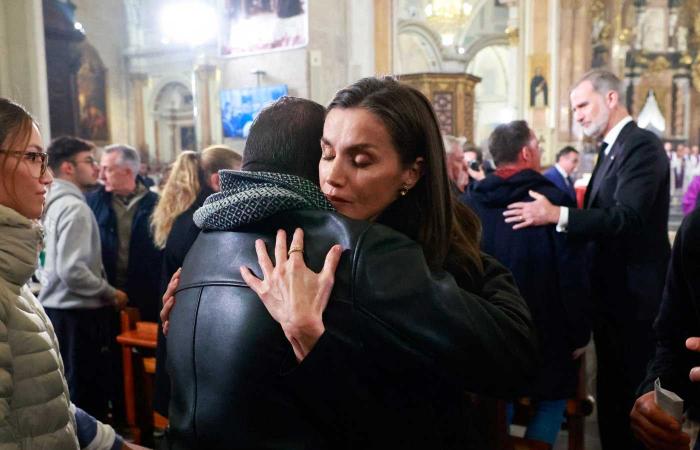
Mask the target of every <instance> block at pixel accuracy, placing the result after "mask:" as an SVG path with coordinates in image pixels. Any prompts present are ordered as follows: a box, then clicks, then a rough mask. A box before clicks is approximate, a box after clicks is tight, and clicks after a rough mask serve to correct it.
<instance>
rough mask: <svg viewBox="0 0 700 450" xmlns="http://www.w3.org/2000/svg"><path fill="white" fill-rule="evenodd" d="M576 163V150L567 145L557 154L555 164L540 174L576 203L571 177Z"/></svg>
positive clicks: (577, 157)
mask: <svg viewBox="0 0 700 450" xmlns="http://www.w3.org/2000/svg"><path fill="white" fill-rule="evenodd" d="M578 161H579V154H578V150H576V149H575V148H573V147H572V146H570V145H567V146H566V147H564V148H562V149H561V150H559V152H558V153H557V162H556V163H555V164H554V165H553V166H552V167H550V168H549V169H547V170H545V171H544V173H543V174H542V175H544V176H545V178H547V179H548V180H549V181H551V182H552V183H554V185H555V186H556V187H558V188H559V189H560V190H562V191H564V192H566V193H567V194H568V195H569V197H571V199H572V200H574V202H575V201H576V191H575V190H574V180H573V178H571V175H572V174H573V173H574V172H575V171H576V167H578Z"/></svg>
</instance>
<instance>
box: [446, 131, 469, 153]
mask: <svg viewBox="0 0 700 450" xmlns="http://www.w3.org/2000/svg"><path fill="white" fill-rule="evenodd" d="M465 140H466V139H463V138H458V137H455V136H452V135H451V134H443V135H442V144H443V145H444V146H445V154H447V155H449V154H452V153H462V144H463V143H464V141H465Z"/></svg>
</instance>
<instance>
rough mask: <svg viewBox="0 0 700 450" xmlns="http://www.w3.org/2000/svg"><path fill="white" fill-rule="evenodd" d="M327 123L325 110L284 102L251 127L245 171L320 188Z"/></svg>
mask: <svg viewBox="0 0 700 450" xmlns="http://www.w3.org/2000/svg"><path fill="white" fill-rule="evenodd" d="M324 119H325V109H324V108H323V106H321V105H319V104H318V103H316V102H313V101H311V100H306V99H303V98H296V97H282V98H280V99H279V100H277V101H276V102H275V103H273V104H271V105H270V106H268V107H267V108H265V109H263V110H262V111H260V114H258V116H257V117H256V119H255V121H254V122H253V125H252V126H251V127H250V134H248V140H247V141H246V143H245V149H244V150H243V166H242V170H247V171H263V172H278V173H285V174H290V175H297V176H300V177H304V178H306V179H307V180H310V181H313V182H314V183H316V184H318V163H319V161H320V160H321V136H323V121H324Z"/></svg>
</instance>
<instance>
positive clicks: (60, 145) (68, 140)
mask: <svg viewBox="0 0 700 450" xmlns="http://www.w3.org/2000/svg"><path fill="white" fill-rule="evenodd" d="M94 149H95V144H93V143H92V142H90V141H86V140H84V139H80V138H77V137H74V136H62V137H60V138H56V139H54V140H53V142H51V145H49V148H48V149H47V150H46V152H47V153H48V154H49V167H51V170H52V171H54V172H58V169H59V168H60V167H61V164H63V162H64V161H71V160H72V159H73V157H74V156H75V155H77V154H78V153H81V152H89V151H92V150H94Z"/></svg>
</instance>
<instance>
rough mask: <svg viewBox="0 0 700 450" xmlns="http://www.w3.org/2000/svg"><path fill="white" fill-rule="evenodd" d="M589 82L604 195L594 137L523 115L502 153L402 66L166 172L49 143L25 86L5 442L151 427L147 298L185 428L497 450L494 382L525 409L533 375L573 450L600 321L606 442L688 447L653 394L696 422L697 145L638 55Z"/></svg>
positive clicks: (288, 106)
mask: <svg viewBox="0 0 700 450" xmlns="http://www.w3.org/2000/svg"><path fill="white" fill-rule="evenodd" d="M570 99H571V106H572V110H573V115H574V119H575V120H576V121H577V122H578V123H579V124H580V125H581V127H582V129H583V130H584V133H585V134H586V135H587V136H589V137H590V138H592V139H594V140H597V141H600V142H601V145H600V150H599V155H598V159H597V162H596V166H595V169H594V171H593V175H592V178H591V181H590V183H589V186H588V189H587V191H586V195H585V198H584V200H583V206H582V207H578V205H577V201H576V192H575V191H574V190H573V179H572V174H573V172H574V171H575V169H576V167H577V165H578V161H579V153H578V151H577V150H576V149H575V148H573V147H565V148H563V149H562V150H561V151H560V152H559V153H558V154H557V157H556V164H555V165H554V166H552V167H551V168H550V169H548V170H546V171H544V172H543V170H542V167H541V162H540V161H541V153H540V147H539V143H538V140H537V137H536V135H535V133H534V132H533V130H532V129H531V128H530V127H529V125H528V124H527V122H525V121H521V120H520V121H513V122H510V123H506V124H502V125H500V126H498V127H496V129H495V130H494V131H493V133H492V135H491V136H490V138H489V143H488V152H489V154H490V155H491V157H492V160H493V165H489V164H487V163H486V162H485V161H484V158H483V154H482V153H481V151H480V150H479V149H478V148H476V147H472V146H465V145H464V142H462V141H461V140H459V139H456V138H454V137H450V136H445V137H443V136H442V135H441V134H440V129H439V126H438V124H437V120H436V118H435V113H434V111H433V109H432V106H431V104H430V102H429V101H428V100H427V99H426V98H425V96H423V95H422V94H421V93H420V92H419V91H417V90H415V89H413V88H411V87H409V86H406V85H404V84H402V83H399V82H398V81H397V80H396V79H394V78H391V77H384V78H366V79H362V80H359V81H357V82H355V83H353V84H352V85H350V86H348V87H346V88H344V89H342V90H340V91H339V92H338V93H337V94H336V96H335V97H334V98H333V100H332V101H331V102H330V104H329V105H328V106H327V107H325V108H324V107H323V106H321V105H319V104H317V103H315V102H312V101H310V100H305V99H299V98H292V97H283V98H282V99H280V100H278V101H276V102H275V103H273V104H272V105H271V106H269V107H267V108H265V109H263V110H262V111H261V112H260V114H259V115H258V116H257V117H256V119H255V120H254V122H253V123H252V126H251V127H250V134H249V136H248V139H247V140H246V144H245V149H244V153H243V156H242V158H241V157H240V156H239V155H238V154H237V153H236V152H234V151H233V150H231V149H229V148H227V147H223V146H214V147H209V148H207V149H204V150H203V151H201V152H193V151H184V152H182V153H181V154H180V155H179V156H178V158H177V160H176V161H175V162H174V163H173V165H172V166H171V168H170V173H169V175H168V176H167V180H165V181H163V182H162V183H158V184H160V186H161V187H160V188H159V189H157V191H158V193H156V192H154V190H156V186H157V185H158V184H156V183H155V182H154V180H150V179H149V178H148V173H147V170H145V171H144V167H143V165H142V161H141V158H140V154H139V152H138V151H136V150H135V149H133V148H132V147H130V146H128V145H122V144H115V145H110V146H107V147H105V148H104V149H101V150H100V149H97V148H96V147H95V145H93V144H92V143H90V142H88V141H84V140H81V139H78V138H75V137H60V138H58V139H55V140H54V141H53V142H51V143H50V145H49V146H48V148H47V149H46V150H45V151H44V144H43V142H42V139H41V135H40V134H39V131H38V128H37V125H36V123H35V122H34V121H33V119H32V118H31V116H30V115H29V113H28V112H27V111H25V110H24V109H23V108H22V107H21V106H19V105H17V104H16V103H13V102H12V101H9V100H6V99H0V143H1V145H0V158H2V159H1V166H0V168H1V169H2V183H0V227H1V228H2V232H0V267H2V270H1V271H0V323H1V324H2V327H0V343H2V344H4V345H2V346H0V373H2V374H3V376H2V377H1V378H0V392H2V393H3V395H2V396H0V401H1V402H3V403H4V408H0V417H2V419H4V420H3V421H2V427H3V429H4V431H3V432H2V433H0V443H6V444H9V445H10V447H13V448H58V449H62V448H66V449H68V448H71V449H75V448H91V449H93V448H95V449H103V448H104V449H107V448H138V447H137V446H135V445H134V444H127V443H125V441H124V440H123V439H122V438H121V437H120V436H119V435H118V434H117V433H116V432H115V431H114V427H112V426H110V425H106V423H111V424H113V425H114V426H115V427H117V428H118V426H119V425H120V423H119V421H120V420H123V392H122V388H121V386H120V382H121V377H119V376H117V374H119V373H120V370H118V369H117V368H118V367H119V356H118V355H119V353H118V352H117V349H116V347H115V344H116V343H115V336H116V334H117V313H116V311H118V310H119V309H122V308H124V307H125V306H127V305H128V306H131V307H135V308H137V309H138V310H139V313H140V316H141V318H143V319H145V320H151V321H158V320H160V322H161V325H162V333H160V334H159V336H158V346H157V350H156V356H157V361H158V363H157V373H156V392H155V396H154V397H155V398H154V409H155V410H156V411H157V412H159V413H161V414H162V415H164V416H166V417H168V418H169V421H170V425H169V431H168V445H169V446H170V448H174V449H184V448H220V449H225V448H226V449H227V448H285V449H289V448H300V449H301V448H328V449H331V448H332V449H338V448H362V449H368V448H396V447H403V448H441V449H451V448H454V449H457V448H459V449H463V448H474V449H484V448H492V446H493V440H492V437H491V436H488V435H487V434H485V433H484V427H483V426H479V424H483V423H484V420H486V421H488V420H492V419H493V418H492V417H490V416H488V417H486V418H485V417H483V416H482V413H481V410H480V405H481V403H480V399H484V398H487V397H488V398H498V399H502V400H504V401H506V402H508V405H509V406H508V408H507V412H506V420H505V422H506V423H509V422H510V421H511V420H512V414H513V402H514V400H516V399H518V398H520V397H524V396H527V397H528V398H529V399H530V400H531V402H532V404H533V406H534V411H535V412H534V415H533V418H532V419H531V421H530V422H529V423H528V425H527V432H526V438H528V439H531V440H534V441H540V442H542V443H545V444H546V445H550V446H552V445H553V444H554V442H555V441H556V438H557V435H558V432H559V430H560V428H561V425H562V422H563V421H564V415H565V409H566V401H567V399H569V398H571V397H572V396H573V395H574V392H575V389H576V386H577V384H578V381H579V380H578V374H579V367H580V363H581V355H582V354H583V352H584V349H585V347H586V346H587V344H588V342H589V340H590V336H591V333H592V335H593V340H594V343H595V348H596V354H597V370H598V374H597V390H596V401H597V408H598V417H599V425H600V436H601V442H602V445H603V448H604V449H606V450H607V449H635V448H642V446H644V447H647V448H652V449H656V448H664V449H666V448H669V449H670V448H672V449H680V448H686V449H688V448H689V446H690V445H691V438H692V439H693V440H694V439H695V436H689V435H688V434H687V433H686V432H684V431H683V429H682V427H681V422H680V421H679V420H677V419H676V418H673V417H672V416H670V415H669V413H668V412H665V411H663V410H662V409H661V408H660V407H659V406H658V405H657V404H656V403H655V400H654V396H653V389H654V381H655V380H656V379H657V378H658V379H659V380H660V382H661V384H662V385H663V387H664V388H666V389H669V390H672V391H674V392H676V393H678V394H679V395H681V396H682V397H683V398H684V399H685V401H686V406H687V407H688V413H687V417H688V420H689V421H691V420H694V419H695V417H696V411H695V408H697V404H698V402H700V392H699V391H698V385H697V384H695V380H696V379H697V380H700V375H699V373H700V368H699V367H700V354H698V352H700V344H699V341H700V316H698V315H697V313H696V312H695V311H696V302H697V301H698V298H697V295H698V292H700V291H699V290H698V289H697V286H695V285H696V284H697V281H696V280H697V278H698V277H697V275H698V270H697V269H698V268H700V255H698V249H700V245H698V244H699V243H698V242H697V240H698V239H699V238H700V237H699V236H698V233H697V232H696V231H697V230H696V229H697V226H696V225H697V224H696V222H697V220H699V219H698V218H697V214H698V213H697V212H692V213H690V214H689V216H688V217H687V218H686V220H685V221H684V223H683V225H682V227H681V230H680V231H679V233H678V234H677V237H676V241H675V243H674V248H673V252H671V248H670V244H669V238H668V230H667V223H668V210H669V202H670V193H671V182H672V178H671V175H672V173H674V163H673V160H672V159H669V158H668V157H667V156H666V154H665V153H664V147H663V145H662V143H661V142H660V141H659V139H658V138H657V137H656V136H655V135H653V134H652V133H650V132H647V131H645V130H643V129H640V128H639V127H637V125H636V124H635V123H634V121H633V120H632V118H631V117H630V115H629V112H628V111H627V109H626V108H625V106H624V105H625V101H624V90H623V88H622V84H621V83H620V80H619V79H618V78H617V77H616V76H615V75H614V74H612V73H610V72H607V71H602V70H594V71H591V72H589V73H587V74H585V75H584V76H583V77H582V78H581V79H580V80H579V81H578V82H577V83H576V84H575V85H574V86H572V89H571V95H570ZM98 153H99V154H98ZM695 154H696V158H695V159H696V160H697V152H696V153H695ZM688 161H691V159H690V158H689V159H688ZM688 165H690V163H688ZM682 167H686V166H685V165H684V166H682ZM674 180H675V179H674ZM669 261H670V265H669ZM34 273H36V276H37V277H38V279H39V281H40V282H41V289H40V293H39V298H38V300H37V299H36V298H35V297H34V296H33V294H32V293H31V292H30V291H29V290H28V289H27V288H26V287H25V284H26V283H27V281H28V280H29V278H30V277H31V276H32V275H33V274H34ZM161 298H162V304H161V303H160V299H161ZM176 299H177V301H176ZM657 314H658V315H657ZM166 336H167V337H166ZM686 340H687V341H686ZM696 366H697V367H696ZM76 405H77V407H76ZM493 420H495V419H493ZM500 431H502V432H503V433H506V432H507V430H500Z"/></svg>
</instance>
